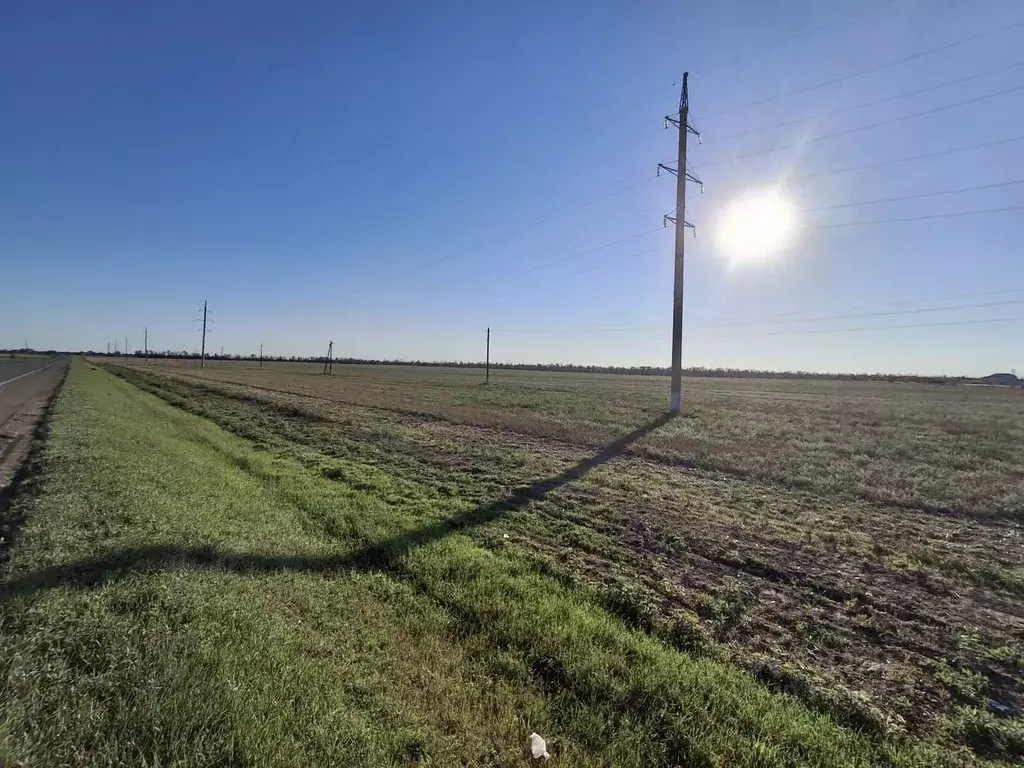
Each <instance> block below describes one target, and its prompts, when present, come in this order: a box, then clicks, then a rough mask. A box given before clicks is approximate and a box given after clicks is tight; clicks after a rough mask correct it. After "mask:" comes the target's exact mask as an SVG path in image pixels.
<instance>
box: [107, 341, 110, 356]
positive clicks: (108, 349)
mask: <svg viewBox="0 0 1024 768" xmlns="http://www.w3.org/2000/svg"><path fill="white" fill-rule="evenodd" d="M107 357H110V342H109V341H108V342H107Z"/></svg>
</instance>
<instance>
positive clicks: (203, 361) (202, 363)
mask: <svg viewBox="0 0 1024 768" xmlns="http://www.w3.org/2000/svg"><path fill="white" fill-rule="evenodd" d="M199 367H200V368H205V367H206V302H205V301H204V302H203V347H202V350H201V351H200V353H199Z"/></svg>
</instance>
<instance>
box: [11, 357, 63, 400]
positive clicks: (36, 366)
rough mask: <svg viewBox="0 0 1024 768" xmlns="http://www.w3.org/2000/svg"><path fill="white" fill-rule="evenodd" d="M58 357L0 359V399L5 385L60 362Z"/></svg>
mask: <svg viewBox="0 0 1024 768" xmlns="http://www.w3.org/2000/svg"><path fill="white" fill-rule="evenodd" d="M60 359H61V358H58V357H16V358H14V359H13V360H11V359H9V358H0V398H3V397H4V390H5V389H7V387H6V386H4V385H5V384H8V383H10V382H13V381H14V380H15V379H19V378H21V377H25V378H30V374H34V373H35V372H36V371H41V370H42V369H43V368H46V367H47V366H48V365H53V364H55V363H58V362H60Z"/></svg>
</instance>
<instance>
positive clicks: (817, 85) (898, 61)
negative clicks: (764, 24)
mask: <svg viewBox="0 0 1024 768" xmlns="http://www.w3.org/2000/svg"><path fill="white" fill-rule="evenodd" d="M1022 24H1024V19H1018V20H1017V21H1013V22H1010V23H1009V24H1004V25H1002V26H999V27H995V28H994V29H989V30H987V31H985V32H980V33H978V34H976V35H972V36H971V37H967V38H963V39H961V40H956V41H954V42H951V43H946V44H944V45H940V46H937V47H935V48H929V49H928V50H925V51H919V52H918V53H912V54H910V55H909V56H904V57H902V58H900V59H896V60H894V61H889V62H886V63H885V64H878V65H876V66H873V67H868V68H867V69H862V70H860V71H858V72H853V73H852V74H849V75H843V76H841V77H835V78H832V79H831V80H825V81H824V82H820V83H815V84H814V85H806V86H803V87H801V88H796V89H794V90H791V91H786V92H785V93H780V94H778V95H777V96H769V97H767V98H764V99H759V100H758V101H752V102H749V103H747V104H742V105H740V106H736V107H730V108H729V109H723V110H720V111H718V112H712V113H711V114H710V115H704V116H703V117H701V120H710V119H712V118H716V117H721V116H722V115H728V114H731V113H733V112H739V111H740V110H741V109H749V108H750V107H758V106H761V105H762V104H768V103H770V102H773V101H778V100H779V99H785V98H788V97H790V96H796V95H797V94H800V93H807V92H808V91H815V90H817V89H819V88H824V87H826V86H829V85H835V84H836V83H842V82H845V81H846V80H852V79H853V78H855V77H861V76H862V75H868V74H871V73H874V72H880V71H882V70H884V69H889V68H890V67H895V66H898V65H900V64H905V63H906V62H908V61H913V60H915V59H920V58H923V57H924V56H930V55H932V54H933V53H941V52H942V51H948V50H949V49H950V48H956V47H957V46H961V45H966V44H967V43H973V42H975V41H976V40H981V39H983V38H986V37H989V36H991V35H994V34H997V33H999V32H1002V31H1004V30H1007V29H1012V28H1013V27H1019V26H1020V25H1022Z"/></svg>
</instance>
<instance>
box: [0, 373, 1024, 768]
mask: <svg viewBox="0 0 1024 768" xmlns="http://www.w3.org/2000/svg"><path fill="white" fill-rule="evenodd" d="M110 368H111V370H113V371H116V372H117V373H118V374H119V375H120V376H122V377H123V379H124V380H121V379H116V378H114V377H112V376H111V375H110V374H108V373H105V372H103V371H100V370H96V369H94V368H92V367H91V366H90V365H89V364H87V363H85V362H82V361H77V362H76V363H75V365H74V367H73V369H72V374H71V376H70V378H69V380H68V383H67V385H66V387H65V389H64V391H63V393H62V394H61V396H60V398H59V400H58V403H57V406H56V409H55V412H54V414H53V418H52V424H51V439H50V441H49V443H48V446H47V447H46V448H45V449H44V450H43V452H42V453H41V455H40V456H39V457H38V462H39V474H38V476H37V478H36V480H35V481H34V484H33V485H32V487H31V488H30V492H29V493H28V494H27V495H26V496H25V497H23V498H22V500H21V501H20V502H19V509H18V510H16V512H17V513H18V514H23V515H24V517H25V519H26V521H27V522H26V523H25V524H24V526H23V527H22V530H21V533H20V535H19V538H18V539H17V541H16V545H15V549H14V559H13V562H12V567H11V570H10V572H9V573H8V574H7V575H6V576H5V578H4V580H3V581H2V582H0V603H2V605H0V686H2V687H0V764H7V763H10V764H12V765H53V764H65V765H118V764H142V765H300V764H301V765H314V764H315V765H320V764H332V765H333V764H345V765H386V764H398V765H401V764H417V763H430V764H434V765H456V764H480V765H518V764H524V763H528V762H529V759H528V758H527V756H526V755H527V751H526V736H527V734H529V733H530V732H531V731H537V732H539V733H541V734H543V735H545V736H546V737H549V738H550V739H551V741H552V747H551V751H552V753H553V755H554V757H553V760H556V761H558V762H560V763H564V764H567V765H637V766H639V765H672V764H684V765H721V766H726V765H728V766H771V765H794V766H795V765H903V766H912V765H913V766H931V765H968V764H972V763H975V762H978V763H983V762H987V761H989V760H995V761H1007V762H1013V761H1015V760H1020V759H1021V758H1022V757H1024V732H1022V728H1021V725H1020V719H1019V717H1012V718H1001V717H996V716H995V715H994V714H993V711H996V712H998V713H1006V712H1012V711H1016V712H1018V713H1019V712H1020V711H1021V708H1022V706H1024V683H1022V670H1024V639H1022V638H1024V609H1022V602H1024V537H1022V535H1021V530H1020V524H1021V520H1022V509H1024V489H1022V480H1024V452H1022V451H1021V450H1020V446H1021V444H1022V442H1024V410H1022V408H1021V406H1022V405H1024V398H1022V397H1021V396H1020V393H1019V392H1009V391H1003V390H997V389H986V388H970V387H937V386H917V385H900V384H850V383H844V384H839V383H832V382H808V381H756V382H755V381H744V380H737V381H713V380H697V381H693V382H687V413H686V415H684V416H683V417H681V418H677V419H674V420H668V419H666V418H665V416H664V405H663V404H664V401H665V390H666V383H665V381H664V380H663V379H648V378H640V377H624V376H592V375H586V376H584V375H568V374H532V373H510V372H504V371H501V372H498V373H496V374H492V384H491V385H490V386H488V387H485V386H482V385H481V376H480V372H478V371H452V370H442V369H410V368H398V367H368V366H367V367H361V366H360V367H340V366H339V367H336V368H335V374H334V375H333V376H331V377H325V376H320V375H319V374H318V373H317V369H316V368H315V367H314V366H302V365H299V366H287V365H270V366H267V367H266V368H264V369H263V370H260V369H258V368H256V367H255V366H248V365H243V364H228V363H225V364H220V365H218V364H214V365H210V366H208V367H207V368H205V369H202V370H200V369H198V368H197V367H195V366H193V365H173V364H170V365H169V364H162V365H152V364H151V365H148V366H143V365H141V364H132V365H131V366H128V367H121V366H116V365H111V366H110ZM129 382H130V383H129ZM142 390H147V391H146V392H144V391H142ZM154 395H158V396H159V398H158V397H155V396H154ZM69 691H70V693H69Z"/></svg>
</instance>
